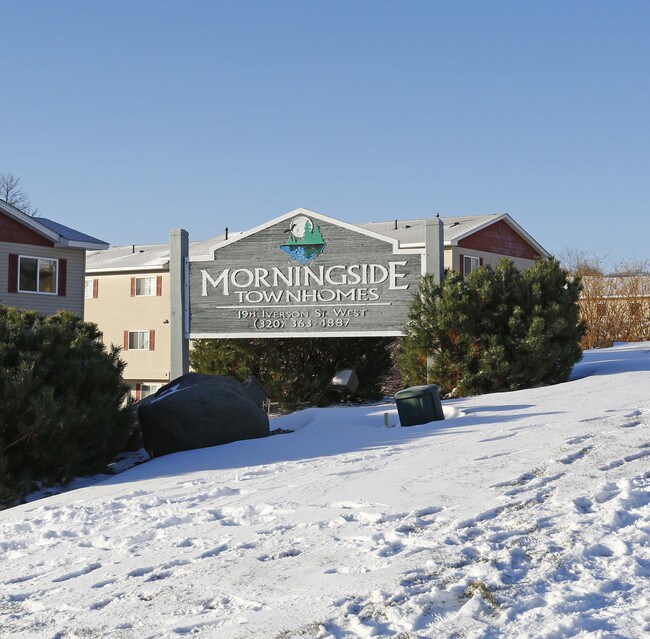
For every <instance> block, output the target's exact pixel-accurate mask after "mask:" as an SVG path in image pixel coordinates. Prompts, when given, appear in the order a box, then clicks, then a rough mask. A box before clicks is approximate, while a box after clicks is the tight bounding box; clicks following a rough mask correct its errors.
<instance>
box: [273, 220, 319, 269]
mask: <svg viewBox="0 0 650 639" xmlns="http://www.w3.org/2000/svg"><path fill="white" fill-rule="evenodd" d="M285 233H288V234H289V237H288V238H287V241H286V242H285V243H284V244H281V245H280V247H279V248H280V249H281V250H282V251H284V252H285V253H286V254H287V255H288V256H289V257H290V258H291V259H292V260H295V261H296V262H300V264H308V263H309V262H311V261H312V260H313V259H315V258H317V257H318V256H319V255H320V254H321V253H322V252H323V249H324V248H325V247H326V246H327V244H326V242H325V240H324V239H323V236H322V234H321V232H320V228H318V226H317V225H316V224H314V223H313V222H312V220H310V219H309V218H308V217H307V216H306V215H299V216H298V217H295V218H293V220H291V224H290V225H289V228H288V229H287V230H286V231H285Z"/></svg>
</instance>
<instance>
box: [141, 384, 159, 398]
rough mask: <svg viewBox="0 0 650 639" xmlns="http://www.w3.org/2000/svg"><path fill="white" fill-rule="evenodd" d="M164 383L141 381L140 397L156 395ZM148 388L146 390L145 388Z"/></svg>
mask: <svg viewBox="0 0 650 639" xmlns="http://www.w3.org/2000/svg"><path fill="white" fill-rule="evenodd" d="M161 387H162V384H144V383H140V399H144V398H145V397H149V395H154V394H155V393H156V392H158V391H159V390H160V388H161ZM145 389H146V390H145Z"/></svg>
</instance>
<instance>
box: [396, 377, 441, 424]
mask: <svg viewBox="0 0 650 639" xmlns="http://www.w3.org/2000/svg"><path fill="white" fill-rule="evenodd" d="M395 404H397V413H398V415H399V421H400V424H402V426H415V425H417V424H427V423H429V422H435V421H437V420H440V419H444V418H445V414H444V412H443V410H442V404H441V403H440V393H439V392H438V387H437V386H436V385H435V384H427V385H426V386H412V387H411V388H405V389H404V390H401V391H398V392H397V393H395Z"/></svg>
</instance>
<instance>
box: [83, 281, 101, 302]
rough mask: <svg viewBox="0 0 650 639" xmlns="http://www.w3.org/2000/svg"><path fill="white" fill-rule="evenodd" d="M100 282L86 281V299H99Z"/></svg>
mask: <svg viewBox="0 0 650 639" xmlns="http://www.w3.org/2000/svg"><path fill="white" fill-rule="evenodd" d="M98 284H99V280H97V279H92V278H89V279H87V280H86V288H85V289H84V297H85V298H86V299H93V298H95V297H97V291H98Z"/></svg>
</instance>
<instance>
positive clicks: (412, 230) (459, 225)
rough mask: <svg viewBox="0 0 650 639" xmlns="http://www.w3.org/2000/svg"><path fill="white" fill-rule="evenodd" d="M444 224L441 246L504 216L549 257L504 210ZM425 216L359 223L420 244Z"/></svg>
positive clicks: (411, 245) (409, 245) (407, 243)
mask: <svg viewBox="0 0 650 639" xmlns="http://www.w3.org/2000/svg"><path fill="white" fill-rule="evenodd" d="M441 219H442V221H443V224H444V238H445V246H457V245H458V242H459V241H460V240H462V239H464V238H466V237H467V236H469V235H472V234H473V233H476V232H477V231H480V230H481V229H483V228H485V227H486V226H489V225H491V224H494V223H496V222H499V221H500V220H504V221H506V222H507V224H509V225H510V226H511V227H512V228H513V229H514V230H515V231H516V232H517V233H518V234H519V235H521V237H522V238H523V239H524V240H525V241H526V242H528V243H529V244H530V245H531V246H532V247H534V248H535V249H536V250H537V252H538V253H539V254H540V255H543V256H544V257H550V253H549V252H548V251H547V250H546V249H545V248H544V247H543V246H542V245H541V244H539V242H537V241H536V240H535V239H533V238H532V237H531V236H530V235H529V234H528V233H527V232H526V231H525V230H524V229H523V228H522V227H521V226H519V224H517V222H515V221H514V220H513V219H512V218H511V217H510V216H509V215H508V214H507V213H491V214H487V215H464V216H456V217H445V218H441ZM425 224H426V219H416V220H394V221H393V222H368V223H363V224H359V226H361V227H363V228H366V229H368V230H372V231H375V232H377V233H381V234H383V235H388V236H390V237H393V238H395V239H397V240H399V242H400V246H401V247H402V248H416V247H418V248H422V247H424V236H425Z"/></svg>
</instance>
